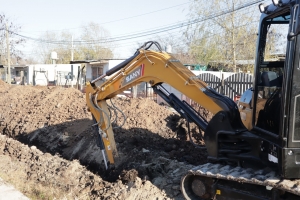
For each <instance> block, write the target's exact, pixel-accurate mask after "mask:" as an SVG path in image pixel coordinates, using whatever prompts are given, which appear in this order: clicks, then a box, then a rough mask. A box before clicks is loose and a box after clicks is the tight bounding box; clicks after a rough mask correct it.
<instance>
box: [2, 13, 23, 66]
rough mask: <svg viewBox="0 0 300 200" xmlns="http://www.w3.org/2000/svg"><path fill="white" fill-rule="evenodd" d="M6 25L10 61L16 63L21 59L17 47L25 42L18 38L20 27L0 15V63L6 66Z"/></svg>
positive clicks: (3, 15) (20, 53)
mask: <svg viewBox="0 0 300 200" xmlns="http://www.w3.org/2000/svg"><path fill="white" fill-rule="evenodd" d="M6 25H7V26H8V34H9V38H10V39H9V46H10V53H11V60H15V62H18V61H20V60H21V58H22V52H21V51H20V50H18V47H19V46H20V45H22V44H23V43H24V42H25V39H24V38H21V37H18V35H17V34H18V32H19V31H20V30H21V26H20V25H17V24H15V23H13V22H12V21H11V20H10V19H9V18H8V17H7V16H6V15H5V14H3V13H2V14H1V13H0V63H3V64H7V53H6V52H7V45H6Z"/></svg>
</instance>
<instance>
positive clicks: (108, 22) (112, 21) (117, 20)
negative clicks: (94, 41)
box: [24, 2, 190, 33]
mask: <svg viewBox="0 0 300 200" xmlns="http://www.w3.org/2000/svg"><path fill="white" fill-rule="evenodd" d="M188 3H190V2H186V3H182V4H177V5H175V6H171V7H167V8H163V9H160V10H155V11H151V12H148V13H144V14H140V15H134V16H130V17H126V18H122V19H116V20H111V21H107V22H102V23H98V25H103V24H110V23H114V22H119V21H124V20H128V19H132V18H136V17H141V16H145V15H149V14H153V13H157V12H161V11H164V10H169V9H172V8H175V7H179V6H182V5H185V4H188ZM84 27H88V26H82V27H75V28H65V29H60V30H48V32H55V31H62V30H74V29H81V28H84ZM33 32H47V31H33ZM24 33H26V32H24ZM27 33H28V32H27Z"/></svg>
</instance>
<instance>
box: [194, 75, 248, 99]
mask: <svg viewBox="0 0 300 200" xmlns="http://www.w3.org/2000/svg"><path fill="white" fill-rule="evenodd" d="M198 77H199V78H200V79H201V80H203V81H204V82H206V83H207V84H208V85H209V86H210V87H212V88H213V89H214V90H216V91H217V92H218V93H220V94H223V95H226V96H228V97H230V98H231V99H235V97H236V96H240V95H242V94H243V93H244V92H245V91H246V90H247V89H249V88H251V87H252V83H253V76H252V75H251V74H246V73H235V74H232V75H230V76H228V77H227V78H224V73H222V74H221V78H219V77H218V76H216V75H214V74H211V73H202V74H200V75H198Z"/></svg>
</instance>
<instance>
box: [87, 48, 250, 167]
mask: <svg viewBox="0 0 300 200" xmlns="http://www.w3.org/2000/svg"><path fill="white" fill-rule="evenodd" d="M153 44H154V45H156V46H157V48H158V49H159V51H153V50H149V48H150V47H151V46H152V45H153ZM108 76H109V78H108V79H107V80H105V81H104V82H103V83H102V84H100V85H98V86H97V82H98V81H100V80H102V79H103V78H104V77H108ZM141 82H147V83H150V84H151V86H152V87H153V88H154V90H155V92H156V93H157V94H158V95H160V96H162V98H163V99H164V100H166V102H168V103H169V104H170V105H171V106H172V107H174V108H175V109H176V110H177V111H178V112H179V113H180V114H181V115H182V116H184V117H185V118H186V119H187V120H188V121H190V122H195V123H196V124H197V125H198V126H199V128H200V129H202V130H203V131H206V132H207V130H211V129H213V130H211V131H213V132H214V133H213V134H214V136H213V137H212V136H210V134H209V135H206V138H208V140H207V141H206V142H207V145H208V146H211V148H209V151H211V152H212V155H214V157H217V154H218V153H217V151H218V150H217V149H216V148H217V146H218V145H216V141H214V140H215V138H214V137H216V136H215V132H216V131H217V130H215V127H213V126H214V125H212V126H208V123H207V122H206V120H205V119H203V118H202V117H201V116H199V115H197V113H196V112H195V110H193V109H192V108H191V107H190V106H189V105H186V104H184V103H183V102H182V101H181V100H179V99H178V98H177V97H176V96H175V95H173V94H169V93H168V92H167V91H165V90H164V89H163V87H162V86H161V84H162V83H167V84H169V85H171V86H172V87H173V88H175V89H177V90H178V91H179V92H181V93H182V94H184V95H186V96H187V97H188V98H190V99H192V100H193V101H195V102H196V103H198V104H199V105H201V106H203V107H204V108H206V109H207V110H209V111H210V112H212V113H213V114H215V115H219V117H218V118H217V120H213V121H216V122H215V123H217V124H219V122H218V120H219V118H222V120H223V121H224V124H225V126H226V127H225V130H227V131H231V130H232V129H239V130H238V132H240V131H241V130H247V129H245V127H244V126H243V125H242V123H241V121H240V116H239V112H238V108H237V106H236V104H235V103H234V102H233V101H232V100H231V99H229V98H228V97H225V96H223V95H220V94H218V93H217V92H215V91H214V90H213V89H212V88H210V87H209V86H207V84H206V83H204V82H203V81H202V80H200V79H199V78H198V77H197V76H195V75H194V74H193V73H192V72H191V71H190V70H189V69H187V68H186V67H185V66H184V65H183V64H181V62H180V61H179V60H177V59H176V58H174V57H173V56H172V55H171V54H169V53H166V52H163V51H162V50H161V48H160V45H159V44H158V43H156V42H147V43H145V44H144V45H143V46H142V47H141V48H140V49H138V50H137V52H136V53H135V54H134V55H133V56H132V57H130V58H129V59H127V60H125V61H124V62H122V63H120V64H119V65H117V66H116V67H114V68H112V69H110V70H108V71H107V72H106V73H105V74H104V75H102V76H100V77H99V78H97V79H95V80H93V81H91V82H90V83H88V84H87V88H86V98H87V106H88V108H89V110H90V111H91V113H92V115H93V117H94V119H95V126H96V125H97V126H98V128H99V134H100V135H101V138H102V149H105V151H106V153H107V156H108V160H109V162H110V164H114V156H113V155H114V154H117V150H116V146H115V142H114V135H113V130H112V127H111V123H110V119H109V110H108V106H107V104H106V100H107V99H111V98H113V97H114V96H116V95H118V94H120V93H122V92H123V91H124V90H126V89H128V88H131V87H132V86H135V85H137V84H139V83H141ZM228 124H234V126H235V127H232V125H228ZM228 126H229V127H228ZM211 131H210V132H211Z"/></svg>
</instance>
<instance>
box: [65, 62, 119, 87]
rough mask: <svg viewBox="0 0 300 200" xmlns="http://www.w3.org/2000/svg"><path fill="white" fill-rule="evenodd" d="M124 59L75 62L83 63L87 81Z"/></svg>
mask: <svg viewBox="0 0 300 200" xmlns="http://www.w3.org/2000/svg"><path fill="white" fill-rule="evenodd" d="M123 61H124V59H103V60H76V61H71V63H73V64H75V63H76V64H79V63H80V64H81V65H82V68H84V70H85V78H86V81H87V82H88V81H92V80H94V79H96V78H98V77H99V76H101V75H103V74H105V73H106V71H107V70H109V69H112V68H113V67H115V66H116V65H118V64H120V63H121V62H123Z"/></svg>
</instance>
